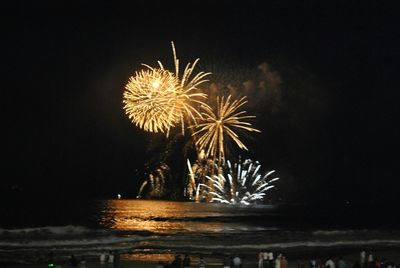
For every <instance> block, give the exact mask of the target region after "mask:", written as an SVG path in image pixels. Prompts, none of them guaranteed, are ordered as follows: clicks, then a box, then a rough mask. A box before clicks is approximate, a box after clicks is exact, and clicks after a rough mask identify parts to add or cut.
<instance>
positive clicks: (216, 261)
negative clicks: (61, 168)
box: [0, 249, 400, 268]
mask: <svg viewBox="0 0 400 268" xmlns="http://www.w3.org/2000/svg"><path fill="white" fill-rule="evenodd" d="M372 253H373V255H374V257H377V258H378V259H379V260H381V259H385V260H386V262H393V263H395V264H396V266H397V267H399V264H400V250H398V249H389V250H381V251H373V252H372ZM299 254H300V253H299ZM295 255H298V254H297V253H296V254H293V253H292V254H287V255H285V256H286V258H287V260H288V267H289V268H298V265H299V262H303V263H304V264H305V267H306V268H308V265H307V264H308V261H309V260H310V259H311V258H315V259H316V260H324V261H325V260H327V259H328V258H332V260H333V261H335V262H336V261H337V260H338V259H339V257H342V258H343V259H344V260H345V261H346V266H347V268H352V267H353V264H354V262H355V261H356V260H359V256H360V253H359V251H357V252H351V253H345V254H338V252H336V253H335V254H332V255H330V254H329V253H328V252H326V253H325V254H323V255H321V253H319V254H318V255H317V256H314V257H312V256H311V253H308V254H304V256H295ZM134 258H135V257H134V256H132V255H128V254H125V255H121V261H120V266H119V268H155V267H156V265H157V263H158V261H167V262H170V261H172V260H166V259H165V258H158V256H146V257H145V259H146V260H137V259H134ZM222 258H223V257H222V256H215V255H213V256H205V260H206V262H207V267H212V268H216V267H220V268H221V267H222V260H223V259H222ZM142 259H143V257H142ZM191 260H192V265H191V267H198V261H199V257H198V256H191ZM57 265H58V266H59V268H68V267H70V266H69V265H68V262H67V261H64V262H60V263H59V264H56V266H55V267H57ZM0 267H4V268H43V267H48V264H47V263H35V264H0ZM243 267H244V268H247V267H248V268H250V267H258V265H257V254H256V253H255V254H254V257H252V256H244V258H243ZM86 268H113V265H112V264H108V263H106V264H101V263H100V262H99V260H98V259H94V258H89V259H87V263H86Z"/></svg>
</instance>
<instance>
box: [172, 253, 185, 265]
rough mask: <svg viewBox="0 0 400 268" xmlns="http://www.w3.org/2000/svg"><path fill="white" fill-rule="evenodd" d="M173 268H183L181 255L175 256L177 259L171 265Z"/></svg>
mask: <svg viewBox="0 0 400 268" xmlns="http://www.w3.org/2000/svg"><path fill="white" fill-rule="evenodd" d="M171 267H172V268H182V258H181V255H175V259H174V260H173V261H172V263H171Z"/></svg>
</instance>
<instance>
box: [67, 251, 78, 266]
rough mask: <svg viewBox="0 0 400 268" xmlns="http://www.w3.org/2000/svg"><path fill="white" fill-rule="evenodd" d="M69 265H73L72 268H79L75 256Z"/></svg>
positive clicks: (70, 259)
mask: <svg viewBox="0 0 400 268" xmlns="http://www.w3.org/2000/svg"><path fill="white" fill-rule="evenodd" d="M69 265H71V267H78V260H77V259H76V258H75V255H74V254H72V255H71V257H70V258H69Z"/></svg>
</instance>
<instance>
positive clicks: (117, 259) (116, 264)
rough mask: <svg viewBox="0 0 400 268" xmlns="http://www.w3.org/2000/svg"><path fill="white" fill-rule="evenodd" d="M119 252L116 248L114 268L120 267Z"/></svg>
mask: <svg viewBox="0 0 400 268" xmlns="http://www.w3.org/2000/svg"><path fill="white" fill-rule="evenodd" d="M119 261H120V258H119V252H118V250H114V268H119Z"/></svg>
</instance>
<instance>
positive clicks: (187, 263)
mask: <svg viewBox="0 0 400 268" xmlns="http://www.w3.org/2000/svg"><path fill="white" fill-rule="evenodd" d="M190 264H191V261H190V257H189V255H187V254H185V257H184V258H183V268H190Z"/></svg>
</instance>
